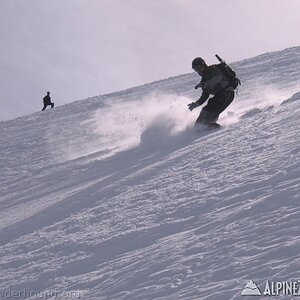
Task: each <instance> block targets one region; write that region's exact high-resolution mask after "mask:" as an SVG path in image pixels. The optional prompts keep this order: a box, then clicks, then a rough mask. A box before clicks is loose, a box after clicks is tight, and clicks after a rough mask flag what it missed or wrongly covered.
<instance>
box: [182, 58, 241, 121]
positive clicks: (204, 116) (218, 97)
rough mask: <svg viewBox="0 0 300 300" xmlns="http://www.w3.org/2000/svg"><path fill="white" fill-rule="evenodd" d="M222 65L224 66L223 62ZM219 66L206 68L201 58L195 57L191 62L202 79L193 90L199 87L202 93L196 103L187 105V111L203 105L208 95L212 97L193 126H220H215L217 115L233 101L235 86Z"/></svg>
mask: <svg viewBox="0 0 300 300" xmlns="http://www.w3.org/2000/svg"><path fill="white" fill-rule="evenodd" d="M217 57H218V56H217ZM218 59H219V57H218ZM224 64H225V65H226V63H225V62H224ZM221 65H222V63H221V64H219V65H211V66H207V64H206V62H205V61H204V60H203V59H202V58H201V57H196V58H195V59H194V60H193V61H192V68H193V70H194V71H195V72H197V73H198V74H199V76H201V77H202V79H201V81H200V83H199V84H197V85H196V86H195V89H198V88H199V87H201V88H202V91H203V92H202V95H201V97H200V98H199V99H198V100H197V101H196V102H192V103H190V104H188V108H189V110H190V111H192V110H193V109H194V108H196V107H198V106H200V105H202V104H204V102H205V101H206V100H207V99H208V98H209V97H210V95H213V97H212V98H210V99H209V100H208V103H207V105H206V106H204V107H203V108H202V110H201V112H200V115H199V117H198V118H197V120H196V123H195V125H198V124H202V125H206V126H209V127H219V126H220V125H219V124H216V122H217V120H218V118H219V115H220V114H221V113H222V112H223V111H224V110H225V109H226V108H227V107H228V106H229V105H230V104H231V102H232V101H233V98H234V89H235V88H236V86H234V84H232V81H231V80H230V78H228V76H226V74H224V71H223V70H222V68H221ZM226 66H227V65H226ZM227 67H228V66H227ZM228 68H229V67H228ZM229 69H230V68H229ZM230 70H231V69H230ZM231 71H232V70H231ZM232 72H233V71H232ZM233 73H234V72H233ZM234 75H235V73H234ZM237 80H238V79H237ZM238 81H239V80H238ZM214 125H215V126H214Z"/></svg>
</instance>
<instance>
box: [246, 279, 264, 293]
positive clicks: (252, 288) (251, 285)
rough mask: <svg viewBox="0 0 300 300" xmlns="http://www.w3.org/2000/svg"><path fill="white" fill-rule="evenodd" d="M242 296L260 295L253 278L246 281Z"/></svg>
mask: <svg viewBox="0 0 300 300" xmlns="http://www.w3.org/2000/svg"><path fill="white" fill-rule="evenodd" d="M241 295H242V296H260V295H261V292H260V290H259V288H258V286H257V285H256V283H255V282H254V281H253V280H250V281H249V282H247V284H246V286H245V288H244V289H243V291H242V294H241Z"/></svg>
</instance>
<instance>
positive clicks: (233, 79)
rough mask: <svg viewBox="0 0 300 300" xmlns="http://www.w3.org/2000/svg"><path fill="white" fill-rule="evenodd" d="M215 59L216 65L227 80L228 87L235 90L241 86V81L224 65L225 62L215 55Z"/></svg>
mask: <svg viewBox="0 0 300 300" xmlns="http://www.w3.org/2000/svg"><path fill="white" fill-rule="evenodd" d="M216 58H217V59H218V60H219V62H220V63H219V64H218V65H217V66H218V67H219V68H220V69H221V71H222V72H223V74H224V75H225V77H226V78H227V79H228V80H229V83H230V86H232V87H233V88H234V89H236V88H237V87H238V86H239V85H241V81H240V80H239V79H238V77H237V76H236V74H235V72H234V71H233V70H232V69H231V68H230V67H229V66H228V65H227V64H226V62H225V61H224V60H223V59H222V58H221V57H220V56H219V55H218V54H216Z"/></svg>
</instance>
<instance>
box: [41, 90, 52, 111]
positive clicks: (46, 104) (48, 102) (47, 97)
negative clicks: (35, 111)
mask: <svg viewBox="0 0 300 300" xmlns="http://www.w3.org/2000/svg"><path fill="white" fill-rule="evenodd" d="M43 102H44V107H43V109H42V111H43V110H45V109H46V108H47V106H48V105H50V106H51V108H53V107H54V103H53V102H51V97H50V92H47V95H46V96H45V97H44V98H43Z"/></svg>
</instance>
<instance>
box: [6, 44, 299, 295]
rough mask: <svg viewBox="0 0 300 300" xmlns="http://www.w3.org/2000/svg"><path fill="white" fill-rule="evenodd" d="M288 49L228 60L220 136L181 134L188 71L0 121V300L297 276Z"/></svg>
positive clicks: (188, 289)
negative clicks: (231, 98)
mask: <svg viewBox="0 0 300 300" xmlns="http://www.w3.org/2000/svg"><path fill="white" fill-rule="evenodd" d="M299 57H300V47H295V48H290V49H286V50H284V51H280V52H274V53H267V54H264V55H261V56H259V57H255V58H252V59H247V60H244V61H241V62H238V63H236V64H233V66H234V67H235V69H237V71H238V73H239V75H240V77H241V79H242V82H243V85H242V87H241V88H240V96H239V97H237V98H236V100H235V102H234V104H233V105H232V106H231V107H230V108H229V113H228V114H226V113H224V116H223V117H222V118H221V119H220V123H221V124H223V125H224V127H223V128H222V129H221V130H216V131H211V132H205V131H204V132H200V133H197V132H195V131H194V130H193V129H192V128H191V126H192V124H193V120H194V119H196V117H197V114H198V113H199V110H198V111H196V112H195V113H194V112H193V113H190V112H189V111H188V110H187V108H186V105H187V103H189V102H191V101H192V100H193V99H197V96H199V91H194V90H193V87H194V85H195V84H196V83H197V82H198V80H199V79H198V78H197V77H196V76H195V74H186V75H181V76H178V77H174V78H170V79H166V80H162V81H159V82H155V83H151V84H146V85H145V86H141V87H137V88H133V89H129V90H126V91H123V92H119V93H114V94H111V95H104V96H100V97H94V98H90V99H87V100H85V101H78V102H74V103H73V104H69V105H65V106H62V107H57V108H55V109H53V110H48V111H45V112H43V113H40V112H38V113H36V114H33V115H30V116H25V117H22V118H18V119H15V120H11V121H7V122H0V127H1V137H0V139H1V148H0V154H1V155H0V164H1V172H0V179H1V181H0V187H1V188H0V208H1V210H0V215H1V216H0V255H1V261H0V269H1V273H0V298H1V297H2V298H4V296H3V295H5V294H4V292H7V291H15V292H18V293H19V294H18V295H19V297H18V298H19V299H21V298H22V299H23V298H25V297H24V294H23V295H20V293H21V291H24V290H25V289H26V290H27V291H33V292H40V291H43V292H44V294H42V293H40V294H39V295H40V296H41V295H43V297H41V299H50V298H51V299H54V298H57V297H54V296H53V295H52V297H50V292H54V291H55V292H56V293H58V294H59V295H60V296H61V298H64V299H74V298H78V297H79V296H80V298H81V299H128V300H133V299H143V300H147V299H149V300H150V299H182V300H187V299H189V300H190V299H251V297H247V296H243V297H241V296H240V295H241V292H242V290H243V288H244V287H245V285H246V283H247V282H248V281H249V280H254V281H255V282H256V283H258V285H260V287H262V283H263V282H264V281H265V280H267V279H269V280H273V281H276V280H278V281H290V280H298V278H299V277H300V271H299V265H300V255H299V249H300V241H299V227H300V210H299V199H300V166H299V150H300V146H299V145H300V135H299V130H300V128H299V127H300V126H299V117H300V107H299V101H300V93H299V90H300V87H299V85H300V84H299V83H300V59H299ZM230 111H234V112H235V113H230ZM47 292H48V294H47ZM46 295H47V297H46ZM13 298H15V297H13V296H11V298H9V297H7V296H6V297H5V299H13ZM27 298H29V297H27ZM31 298H32V299H34V297H31ZM35 298H36V297H35ZM288 298H289V297H287V296H278V297H276V299H288ZM289 299H292V297H290V298H289Z"/></svg>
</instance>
